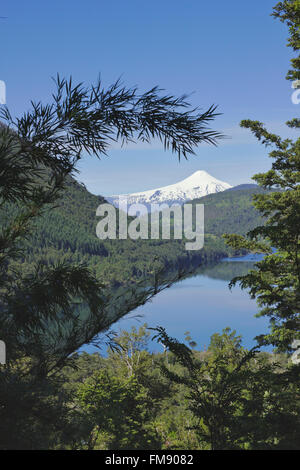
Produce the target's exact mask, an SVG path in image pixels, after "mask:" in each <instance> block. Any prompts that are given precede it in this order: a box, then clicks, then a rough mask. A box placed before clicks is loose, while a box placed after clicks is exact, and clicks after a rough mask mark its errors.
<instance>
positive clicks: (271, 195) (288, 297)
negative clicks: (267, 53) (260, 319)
mask: <svg viewBox="0 0 300 470" xmlns="http://www.w3.org/2000/svg"><path fill="white" fill-rule="evenodd" d="M273 16H274V17H275V18H279V19H280V20H281V21H282V22H285V23H286V24H287V25H288V28H289V33H290V35H289V40H288V45H289V46H291V47H292V48H293V50H294V51H295V52H297V53H298V56H297V57H296V58H293V59H292V61H291V64H292V69H291V70H290V71H289V72H288V75H287V79H288V80H295V79H299V78H300V58H299V50H300V3H299V1H297V0H285V1H283V2H279V3H278V4H277V5H276V6H275V7H274V11H273ZM294 83H295V82H294ZM296 86H300V82H299V83H298V82H297V83H296ZM241 126H242V127H245V128H248V129H250V130H251V131H252V133H253V134H254V135H255V136H256V137H257V139H258V140H259V141H261V142H262V144H264V145H266V146H273V147H274V150H272V151H271V153H270V154H269V155H270V157H271V158H272V159H273V160H274V161H273V164H272V169H271V170H269V171H267V172H266V173H259V174H257V175H255V176H254V177H253V179H254V180H255V181H257V183H258V184H259V185H260V186H261V187H262V188H265V189H271V188H273V189H275V190H274V191H272V192H267V193H264V194H256V195H255V196H254V206H255V207H256V209H257V210H258V211H259V212H260V213H261V214H262V216H264V217H266V219H267V220H266V223H265V225H261V226H258V227H256V228H254V229H253V230H252V231H250V232H249V233H248V238H245V237H242V236H240V235H225V239H226V241H227V242H228V244H229V245H230V246H231V247H233V248H239V249H241V248H244V249H248V250H251V251H256V252H263V253H268V255H267V256H265V258H264V259H263V260H262V261H260V262H259V263H257V269H256V270H252V271H250V273H249V274H247V275H245V276H242V277H237V278H235V279H233V280H232V282H231V285H234V284H235V283H237V282H239V283H240V285H241V287H242V288H249V291H250V295H251V296H252V297H253V298H256V299H257V301H258V304H259V306H260V307H261V310H260V312H259V315H260V316H267V317H269V319H270V332H269V334H264V335H261V336H260V337H258V340H259V343H260V344H272V345H274V346H276V347H277V348H279V349H280V350H282V351H286V350H288V351H291V346H292V344H293V342H294V341H295V340H297V339H299V338H300V332H299V331H300V318H299V313H300V184H299V183H300V138H298V139H297V140H295V141H292V140H291V139H282V138H281V137H280V136H278V135H275V134H272V133H270V132H268V131H267V130H266V129H265V127H264V125H263V123H261V122H259V121H251V120H244V121H242V122H241ZM287 126H288V127H290V128H293V129H299V128H300V119H299V118H295V119H292V120H290V121H288V122H287ZM274 249H275V252H274Z"/></svg>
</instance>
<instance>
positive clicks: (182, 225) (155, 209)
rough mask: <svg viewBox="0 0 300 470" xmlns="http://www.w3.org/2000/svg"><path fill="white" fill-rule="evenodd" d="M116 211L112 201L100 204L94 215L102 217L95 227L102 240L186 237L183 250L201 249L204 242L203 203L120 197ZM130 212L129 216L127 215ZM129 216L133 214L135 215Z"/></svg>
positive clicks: (179, 238)
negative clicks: (148, 203) (129, 200)
mask: <svg viewBox="0 0 300 470" xmlns="http://www.w3.org/2000/svg"><path fill="white" fill-rule="evenodd" d="M118 207H119V211H118V210H117V209H116V208H115V207H114V206H113V205H111V204H108V203H105V204H100V206H99V207H98V208H97V211H96V215H97V216H98V217H102V219H101V220H100V221H99V222H98V224H97V227H96V234H97V237H98V238H100V239H101V240H105V239H107V238H108V239H111V240H115V239H117V238H118V239H119V240H126V239H127V238H130V239H132V240H138V239H142V240H147V239H151V240H159V239H163V240H171V239H175V240H181V239H183V238H184V239H185V240H188V241H187V242H186V243H185V249H186V250H200V249H201V248H203V246H204V204H189V203H187V204H183V205H179V204H173V205H172V206H170V207H169V206H168V205H167V204H161V205H159V204H151V210H150V211H149V212H148V208H147V206H146V205H144V204H131V205H130V206H128V204H127V199H126V198H119V205H118ZM128 216H129V217H128ZM134 216H135V218H133V220H132V217H134Z"/></svg>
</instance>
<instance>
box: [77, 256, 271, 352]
mask: <svg viewBox="0 0 300 470" xmlns="http://www.w3.org/2000/svg"><path fill="white" fill-rule="evenodd" d="M259 259H261V256H258V257H254V258H253V255H248V256H245V257H243V258H234V259H232V258H229V259H225V260H223V261H222V262H220V263H218V264H217V265H214V266H206V267H205V268H202V270H201V271H200V272H199V273H198V274H196V275H195V276H193V277H189V278H187V279H184V280H182V281H180V282H178V283H176V284H175V285H173V286H172V287H171V288H169V289H167V290H165V291H163V292H161V293H159V294H158V295H157V296H156V297H154V298H153V300H152V301H151V302H149V303H147V304H145V305H143V306H141V307H139V308H137V309H136V310H134V311H133V312H131V313H130V315H129V316H127V317H126V318H124V319H122V320H120V321H119V322H118V323H116V324H114V325H113V330H114V331H116V332H119V331H121V330H122V329H125V330H129V329H130V328H131V326H135V327H137V328H138V327H139V326H140V325H143V324H144V323H147V324H148V326H150V327H156V326H158V325H159V326H163V327H164V328H165V329H166V331H167V332H168V334H169V335H170V336H173V337H175V338H177V339H179V340H183V339H184V333H185V332H186V331H187V330H188V331H190V332H191V336H192V338H193V340H194V341H196V342H197V348H199V349H203V348H204V347H205V346H207V345H208V344H209V341H210V336H211V335H212V334H213V333H216V332H219V333H221V332H222V329H223V328H226V327H230V328H231V329H235V330H236V331H237V333H238V334H239V335H241V336H242V338H243V345H244V346H245V347H247V348H249V347H251V346H254V344H255V342H254V340H253V338H254V337H255V336H256V335H258V334H261V333H265V332H266V331H267V325H268V321H267V320H266V319H265V318H256V317H255V316H254V315H255V313H257V311H258V308H257V305H256V301H255V300H252V299H251V298H250V297H249V295H248V293H247V291H242V290H241V289H240V288H239V287H238V286H236V287H234V288H233V289H232V290H231V291H230V290H229V288H228V283H229V281H230V280H231V279H232V278H233V277H234V276H237V275H242V274H246V272H247V271H248V270H249V269H252V268H253V267H254V264H253V262H254V261H256V260H259ZM84 349H85V350H86V351H89V352H91V349H90V347H88V346H86V347H85V348H84ZM150 349H151V350H153V351H160V350H161V346H160V345H158V344H157V343H155V342H151V344H150Z"/></svg>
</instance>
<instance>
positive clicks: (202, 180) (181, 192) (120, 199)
mask: <svg viewBox="0 0 300 470" xmlns="http://www.w3.org/2000/svg"><path fill="white" fill-rule="evenodd" d="M230 188H232V186H231V185H230V184H228V183H226V182H224V181H221V180H218V179H217V178H215V177H213V176H211V175H210V174H209V173H207V172H206V171H204V170H198V171H196V172H194V173H193V174H192V175H190V176H188V177H187V178H185V179H183V180H181V181H179V182H178V183H174V184H171V185H167V186H162V187H160V188H154V189H149V190H146V191H140V192H136V193H128V194H120V195H112V196H107V197H106V200H107V201H108V202H110V203H111V204H113V205H114V206H116V207H122V209H123V210H126V208H124V206H125V204H124V203H125V202H127V204H130V205H131V204H143V205H145V206H146V207H147V209H148V210H149V209H151V205H152V204H163V203H164V204H168V205H172V204H174V203H175V204H184V203H185V202H187V201H191V200H193V199H198V198H200V197H203V196H207V195H208V194H214V193H218V192H221V191H225V190H227V189H230ZM120 204H121V206H120ZM152 209H153V208H152ZM154 210H155V209H154Z"/></svg>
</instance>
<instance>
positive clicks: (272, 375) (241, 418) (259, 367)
mask: <svg viewBox="0 0 300 470" xmlns="http://www.w3.org/2000/svg"><path fill="white" fill-rule="evenodd" d="M191 335H192V333H190V332H186V345H187V347H192V348H193V349H192V350H191V355H192V361H193V366H194V368H195V370H194V371H193V370H191V369H190V368H189V367H188V364H187V363H186V362H185V363H182V361H180V357H179V356H178V355H176V354H174V353H173V352H172V351H170V350H168V348H164V349H163V344H162V343H161V346H162V347H161V352H157V353H153V352H150V351H149V347H151V338H152V337H153V336H154V332H153V331H151V330H149V329H147V325H143V326H141V327H139V328H138V329H136V328H132V329H131V331H122V332H121V333H120V335H119V336H118V337H116V338H115V341H116V343H117V344H118V345H119V347H118V348H115V349H109V350H108V354H107V355H106V356H103V355H100V354H98V353H94V354H88V353H86V352H84V353H81V354H74V355H72V356H71V357H70V358H69V359H68V361H67V363H66V365H65V367H63V368H62V369H61V371H60V372H59V374H58V375H56V377H53V378H52V382H51V387H50V386H49V384H48V385H47V383H45V384H44V385H43V384H41V385H40V402H36V403H34V402H33V401H32V399H30V393H29V391H27V390H26V389H24V390H23V393H24V400H25V402H27V403H28V406H32V407H33V411H34V414H33V417H32V419H31V420H30V422H28V421H26V420H25V422H24V424H23V427H22V428H20V429H18V440H17V442H16V443H15V446H16V447H19V446H20V447H26V448H30V447H31V445H33V446H35V448H46V447H47V446H49V444H50V445H51V447H52V448H53V449H77V450H80V449H90V450H91V449H98V450H99V449H100V450H111V449H114V450H116V449H119V450H122V449H131V450H132V449H134V450H141V449H144V450H147V449H169V450H176V449H177V450H178V449H181V450H192V449H193V450H196V449H199V450H207V449H244V450H246V449H296V448H297V446H298V443H299V442H298V441H299V428H298V424H297V423H298V413H299V411H300V410H299V400H298V399H297V385H296V384H295V381H293V380H291V379H292V378H293V377H292V372H291V370H290V360H289V359H288V357H287V356H286V355H284V354H276V355H275V354H269V353H262V352H260V353H257V354H252V355H251V354H249V351H247V350H245V349H244V348H243V347H242V343H241V338H240V337H239V336H237V334H236V333H235V332H234V331H230V329H226V330H224V331H223V333H221V334H214V335H213V336H212V338H211V341H210V344H209V346H208V348H207V350H202V351H199V350H198V349H197V344H196V343H195V342H194V341H193V340H192V337H191ZM24 368H25V365H24ZM195 372H196V373H195ZM210 377H213V381H211V380H210ZM195 390H198V395H197V394H195ZM201 390H202V392H201V393H200V391H201ZM11 393H12V397H11V399H12V400H13V399H14V396H15V395H16V394H17V393H18V391H17V390H13V389H12V390H11ZM21 409H22V408H21ZM18 412H20V410H19V405H16V409H15V413H16V414H18ZM23 412H24V413H25V415H26V410H23ZM34 415H36V416H39V418H38V419H37V418H34ZM24 417H25V416H24ZM10 419H11V416H7V417H6V416H5V415H4V416H3V418H2V420H1V423H0V433H1V430H2V429H3V430H4V429H5V426H6V421H5V420H7V421H8V422H9V421H10ZM2 436H3V437H2V446H3V447H4V448H5V446H6V445H7V446H9V441H10V437H9V436H7V443H5V437H4V435H2ZM3 439H4V442H3ZM31 443H32V444H31Z"/></svg>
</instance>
